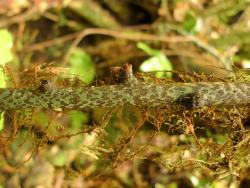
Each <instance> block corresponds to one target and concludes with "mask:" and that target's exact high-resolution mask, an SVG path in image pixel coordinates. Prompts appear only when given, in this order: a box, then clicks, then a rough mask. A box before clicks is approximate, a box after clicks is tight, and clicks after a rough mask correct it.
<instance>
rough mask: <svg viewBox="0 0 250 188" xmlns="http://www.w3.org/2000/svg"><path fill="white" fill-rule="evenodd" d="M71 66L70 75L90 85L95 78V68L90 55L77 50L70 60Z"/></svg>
mask: <svg viewBox="0 0 250 188" xmlns="http://www.w3.org/2000/svg"><path fill="white" fill-rule="evenodd" d="M69 63H70V65H71V67H70V70H69V73H70V74H72V75H73V76H77V77H78V78H79V79H80V80H81V81H83V82H84V83H86V84H90V83H91V82H92V81H93V80H94V78H95V73H96V70H95V66H94V63H93V62H92V59H91V57H90V55H89V54H87V53H86V52H85V51H83V50H81V49H79V48H77V49H75V50H74V51H73V52H72V55H71V57H70V59H69Z"/></svg>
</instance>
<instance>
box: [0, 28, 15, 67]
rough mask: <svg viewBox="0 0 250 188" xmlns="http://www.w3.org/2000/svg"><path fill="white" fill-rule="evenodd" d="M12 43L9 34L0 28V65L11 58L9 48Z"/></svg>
mask: <svg viewBox="0 0 250 188" xmlns="http://www.w3.org/2000/svg"><path fill="white" fill-rule="evenodd" d="M12 45H13V39H12V36H11V34H10V33H9V31H8V30H6V29H1V30H0V57H1V58H0V65H4V64H5V63H7V62H9V61H11V60H13V56H12V53H11V48H12Z"/></svg>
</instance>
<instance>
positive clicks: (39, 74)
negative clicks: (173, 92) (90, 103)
mask: <svg viewBox="0 0 250 188" xmlns="http://www.w3.org/2000/svg"><path fill="white" fill-rule="evenodd" d="M249 51H250V2H249V1H248V0H147V1H146V0H0V57H1V58H0V65H1V69H0V87H1V88H6V87H8V88H9V87H11V88H16V89H19V88H34V89H35V88H37V87H39V83H40V82H41V80H46V83H48V84H47V85H46V87H47V86H48V87H49V89H53V88H58V87H73V88H78V87H89V86H98V85H110V84H117V77H119V75H117V72H116V70H118V69H116V68H114V67H120V66H123V65H124V64H126V63H130V64H132V65H133V69H134V72H135V74H136V76H137V77H138V78H140V79H146V80H149V81H152V82H161V81H167V82H196V81H248V79H249V78H248V72H249V71H248V68H249V67H250V53H249ZM112 67H113V68H112ZM249 112H250V111H249V108H248V107H230V108H222V107H217V108H204V109H197V110H191V111H187V110H185V109H183V108H178V107H176V108H169V107H166V108H150V107H148V108H139V107H124V108H114V109H106V108H105V109H104V108H98V109H88V110H82V109H75V110H65V109H47V110H41V109H24V110H16V111H5V112H1V120H0V130H1V132H0V134H1V135H0V151H1V155H0V188H9V187H10V188H21V187H24V188H33V187H36V188H50V187H55V188H64V187H65V188H66V187H72V188H78V187H79V188H82V187H84V188H85V187H86V188H89V187H102V188H106V187H118V188H120V187H155V188H165V187H167V188H184V187H185V188H186V187H200V188H201V187H211V188H218V187H225V188H226V187H231V188H234V187H250V179H249V177H250V176H249V174H250V149H249V148H250V147H249V142H250V135H249V123H250V121H249Z"/></svg>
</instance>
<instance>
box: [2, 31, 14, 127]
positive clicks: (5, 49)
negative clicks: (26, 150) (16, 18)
mask: <svg viewBox="0 0 250 188" xmlns="http://www.w3.org/2000/svg"><path fill="white" fill-rule="evenodd" d="M12 45H13V39H12V35H11V34H10V32H9V31H8V30H6V29H0V57H1V58H0V66H1V67H0V88H5V87H6V80H5V73H4V69H3V65H4V64H6V63H8V62H9V61H12V60H13V56H12V53H11V48H12ZM3 128H4V112H0V131H1V130H2V129H3Z"/></svg>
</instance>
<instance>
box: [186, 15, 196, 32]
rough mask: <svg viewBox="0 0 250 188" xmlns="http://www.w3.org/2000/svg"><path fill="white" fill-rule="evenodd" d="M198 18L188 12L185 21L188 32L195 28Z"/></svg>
mask: <svg viewBox="0 0 250 188" xmlns="http://www.w3.org/2000/svg"><path fill="white" fill-rule="evenodd" d="M195 26H196V18H195V17H194V16H193V15H192V14H187V15H186V17H185V21H184V23H183V29H184V30H185V31H187V32H192V31H194V30H195Z"/></svg>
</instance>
